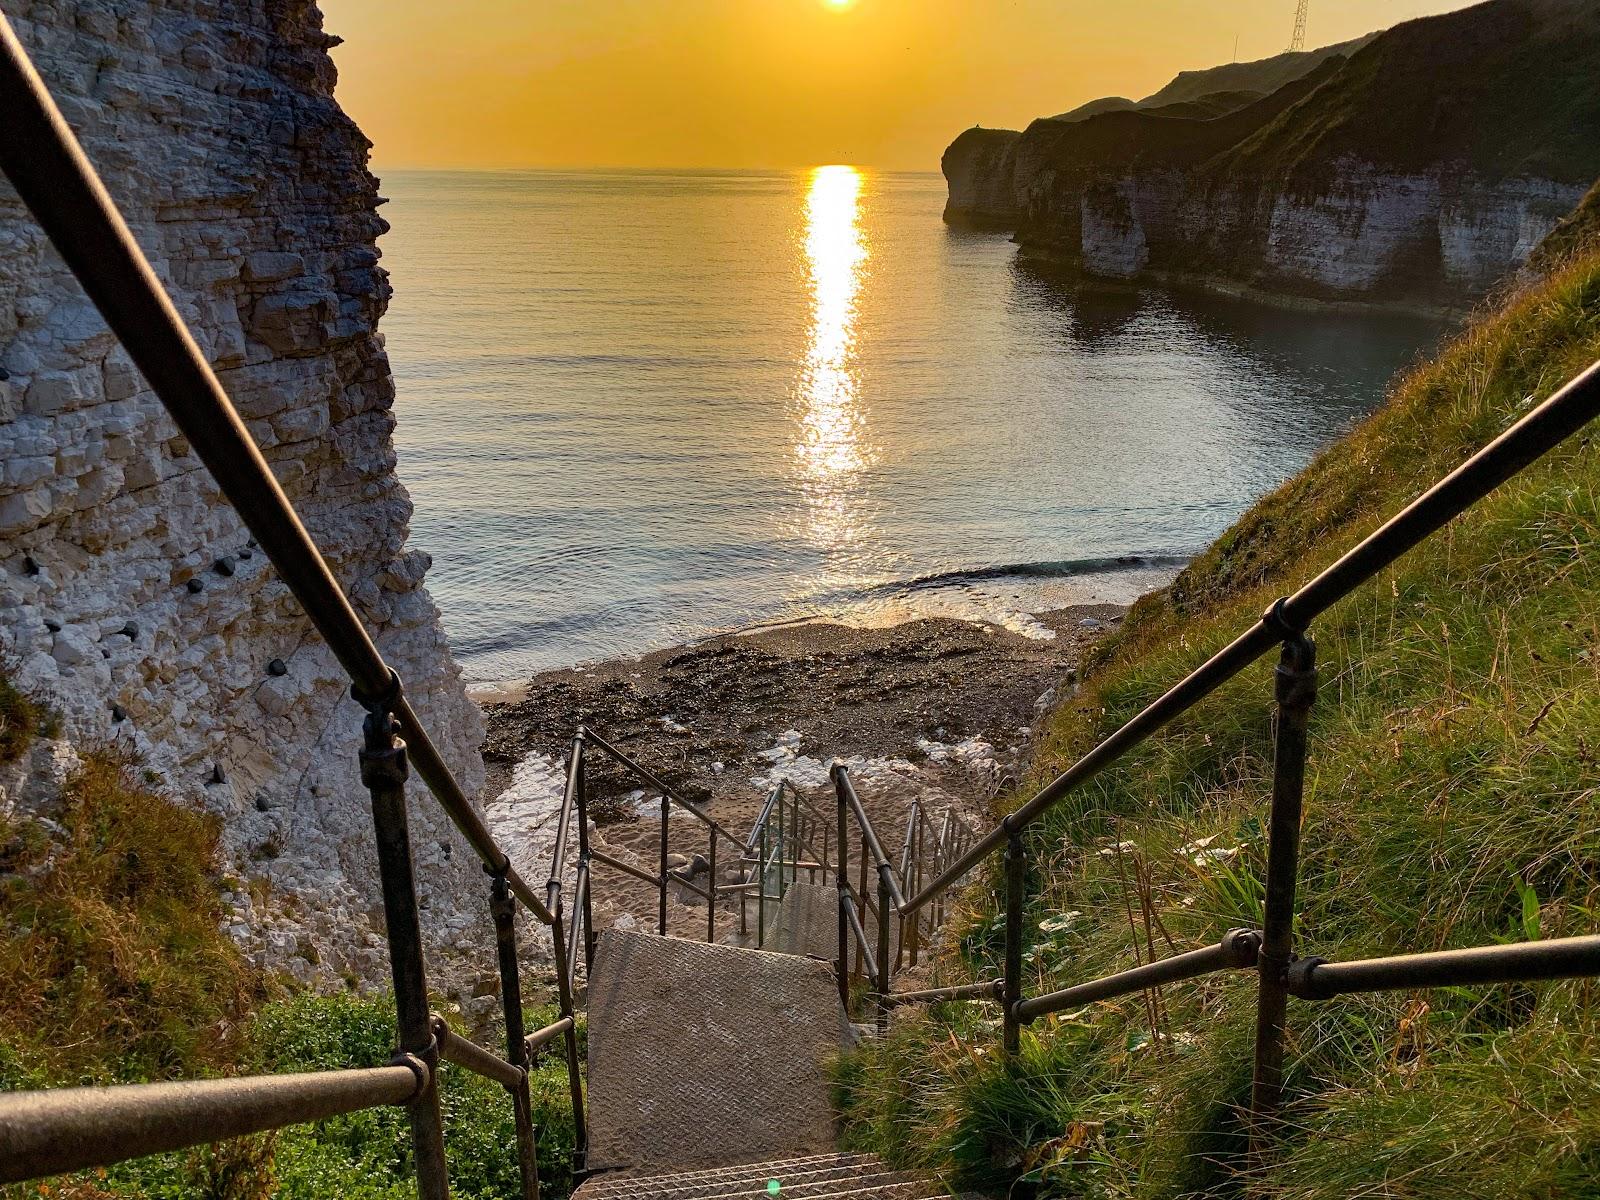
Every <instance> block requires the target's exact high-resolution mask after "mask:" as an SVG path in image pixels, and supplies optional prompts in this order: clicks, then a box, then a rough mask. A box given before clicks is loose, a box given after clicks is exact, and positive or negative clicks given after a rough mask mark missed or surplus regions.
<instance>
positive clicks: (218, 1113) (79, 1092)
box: [0, 1058, 430, 1184]
mask: <svg viewBox="0 0 1600 1200" xmlns="http://www.w3.org/2000/svg"><path fill="white" fill-rule="evenodd" d="M429 1080H430V1072H429V1070H428V1067H427V1065H426V1064H425V1063H423V1062H422V1060H421V1059H418V1058H407V1059H406V1060H405V1061H403V1062H396V1063H394V1064H391V1065H390V1066H386V1067H370V1068H365V1069H359V1070H348V1071H318V1072H312V1073H303V1074H295V1075H255V1076H250V1077H247V1078H242V1079H200V1080H190V1081H186V1082H181V1083H134V1084H121V1085H118V1086H115V1087H83V1088H55V1089H52V1090H50V1091H39V1092H13V1093H11V1094H9V1095H6V1096H3V1097H0V1184H5V1183H19V1182H22V1181H24V1180H28V1179H36V1178H38V1177H40V1176H43V1175H60V1174H63V1173H65V1172H67V1171H83V1170H88V1169H90V1168H93V1167H107V1166H111V1165H112V1164H113V1163H119V1162H122V1161H123V1160H124V1159H129V1158H136V1157H139V1156H141V1155H146V1154H159V1153H162V1152H163V1151H167V1150H182V1149H184V1148H185V1147H188V1146H200V1145H205V1144H206V1143H208V1142H219V1141H222V1140H224V1139H226V1138H236V1137H244V1136H246V1135H248V1134H252V1133H261V1132H263V1131H265V1130H268V1129H278V1128H281V1127H282V1126H284V1125H294V1124H300V1123H302V1122H307V1121H321V1120H325V1119H326V1118H328V1117H334V1116H338V1115H339V1114H341V1113H350V1112H358V1111H360V1110H361V1109H366V1108H380V1107H388V1106H395V1105H405V1104H409V1103H411V1102H412V1101H413V1100H415V1099H416V1098H417V1096H419V1095H420V1094H421V1093H423V1092H424V1091H426V1090H427V1089H428V1087H429Z"/></svg>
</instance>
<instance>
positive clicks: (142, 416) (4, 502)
mask: <svg viewBox="0 0 1600 1200" xmlns="http://www.w3.org/2000/svg"><path fill="white" fill-rule="evenodd" d="M7 13H8V15H9V16H10V18H11V20H12V22H13V24H14V26H15V28H16V30H17V32H18V35H19V36H20V37H21V38H22V40H23V42H24V44H25V45H26V46H27V48H28V49H29V51H30V52H31V53H32V54H33V55H34V56H35V61H36V62H37V64H38V66H39V68H40V71H41V74H42V75H43V76H44V78H45V79H46V81H47V82H48V83H49V85H50V86H51V88H52V90H53V91H54V93H55V95H56V97H57V100H58V102H59V103H60V105H61V107H62V109H63V111H64V113H65V114H66V116H67V118H68V120H69V122H70V123H71V124H72V125H73V126H74V128H75V130H76V131H77V132H78V134H79V136H80V137H81V138H82V140H83V142H84V145H85V148H86V150H87V151H88V153H89V155H90V157H91V158H92V159H93V161H94V162H95V164H96V166H97V167H98V168H99V170H100V171H101V173H102V175H103V177H104V178H105V180H106V183H107V185H108V187H109V189H110V191H111V193H112V194H113V196H114V197H115V199H116V200H117V201H118V203H119V204H120V205H121V207H122V209H123V212H124V213H125V215H126V216H127V217H128V219H129V222H130V225H131V226H132V228H133V230H134V232H135V234H136V236H137V237H138V238H139V241H140V243H141V245H142V246H143V247H144V249H145V250H146V252H147V253H148V254H149V256H150V257H151V259H152V260H153V262H154V264H155V267H156V270H157V272H158V273H159V274H160V276H161V277H162V279H163V281H164V282H165V283H166V284H167V286H168V288H169V290H170V292H171V294H172V295H173V297H174V299H175V301H176V302H177V304H178V307H179V309H180V311H181V312H182V313H183V314H184V316H185V318H186V319H187V320H188V322H189V324H190V327H191V328H192V329H193V330H194V331H195V333H196V335H197V336H198V338H199V340H200V342H201V345H202V346H203V347H204V349H205V350H206V352H207V353H208V355H209V356H210V358H211V361H212V363H213V365H214V366H215V367H216V369H217V371H218V374H219V376H220V378H221V379H222V381H223V383H224V385H225V386H226V388H227V389H228V391H229V393H230V394H231V395H232V397H233V399H234V401H235V403H236V404H237V405H238V407H239V409H240V411H241V412H242V414H243V415H244V417H245V418H246V420H247V422H248V424H249V427H250V429H251V431H252V433H253V434H254V435H255V437H256V439H257V441H258V442H259V444H260V445H261V447H262V449H263V451H264V452H265V454H266V456H267V459H268V461H269V462H270V463H271V464H272V467H273V469H274V471H275V473H276V474H277V476H278V478H279V480H280V481H281V482H282V483H283V485H284V487H285V488H286V490H287V491H288V493H289V495H290V497H291V499H292V500H293V501H294V503H295V505H296V506H297V508H298V509H299V511H300V513H301V514H302V516H303V517H304V518H305V520H306V523H307V525H308V526H309V527H310V529H311V531H312V534H313V536H314V537H315V538H316V539H317V541H318V543H319V544H320V545H321V546H322V548H323V550H324V552H325V553H326V554H327V555H328V556H329V558H330V560H331V562H332V564H333V567H334V570H335V573H336V574H337V575H338V577H339V579H340V581H341V582H342V583H343V584H344V586H345V588H346V589H347V590H348V591H349V592H350V594H351V595H352V597H353V598H354V600H355V603H356V605H357V608H358V610H359V611H360V613H361V615H362V616H363V617H364V619H365V620H366V621H367V622H368V624H369V627H370V628H372V629H373V630H374V631H375V633H376V635H377V638H378V642H379V645H380V647H381V649H382V651H383V653H384V654H385V655H386V656H387V657H388V659H389V661H390V662H391V663H392V664H394V666H395V667H396V669H397V670H398V671H399V672H400V674H401V676H402V677H403V678H404V680H405V684H406V689H407V693H408V695H409V696H410V697H411V699H412V701H413V703H414V704H415V705H416V706H417V708H418V710H419V711H420V712H421V714H422V716H423V719H424V722H425V723H426V724H427V725H428V726H429V728H430V729H431V730H433V731H434V734H435V737H436V739H437V740H438V742H439V744H440V747H441V750H442V751H443V752H444V754H445V757H446V759H447V760H448V761H449V763H450V764H451V766H452V767H453V768H454V769H455V770H456V771H457V772H458V774H459V776H460V778H461V779H462V780H463V782H464V783H465V785H466V786H467V787H468V789H469V790H476V789H477V788H479V787H480V786H481V783H482V778H483V768H482V761H481V759H480V757H479V755H478V752H477V747H478V745H479V743H480V742H481V740H482V724H481V720H480V717H479V714H478V711H477V709H476V707H475V706H474V705H473V704H472V703H471V702H470V701H469V700H468V699H467V698H466V696H465V694H464V692H463V689H462V686H461V682H460V679H459V676H458V672H457V670H456V667H455V665H454V663H453V662H452V660H451V658H450V653H449V648H448V646H447V644H446V642H445V639H444V635H443V632H442V630H441V627H440V624H439V619H438V613H437V611H436V609H435V608H434V605H433V603H432V602H431V600H430V599H429V597H428V594H427V592H426V591H425V590H424V589H423V586H422V583H423V577H424V574H425V572H426V571H427V569H428V566H429V561H428V558H427V556H426V555H425V554H423V553H420V552H417V551H413V550H408V549H407V547H406V534H407V524H408V521H409V517H410V513H411V504H410V501H409V499H408V498H407V495H406V492H405V489H404V488H403V487H402V486H401V484H400V482H399V480H398V479H397V477H396V475H395V452H394V447H393V443H392V441H391V437H390V435H391V432H392V429H393V426H394V417H393V415H392V412H391V406H392V403H393V400H394V384H393V381H392V379H391V377H390V372H389V366H388V361H387V359H386V357H385V354H384V348H383V340H382V336H381V335H380V333H379V332H378V328H377V323H378V319H379V317H380V316H381V314H382V313H383V311H384V307H385V305H386V303H387V299H388V296H389V288H388V284H387V281H386V276H385V273H384V272H383V271H382V269H381V268H380V267H379V265H378V261H379V254H378V250H377V246H376V240H377V238H378V236H379V234H381V233H382V232H383V230H384V229H385V228H386V226H385V225H384V223H383V221H382V220H381V219H380V218H379V217H378V216H377V212H376V209H377V206H378V205H379V204H380V203H381V201H380V199H379V197H378V193H377V182H376V180H375V179H374V178H373V177H372V175H371V174H369V172H368V171H367V169H366V162H367V152H368V148H369V147H368V143H367V141H366V139H365V138H364V137H363V136H362V135H361V133H360V131H359V130H358V129H357V128H356V127H355V126H354V125H353V124H352V123H351V122H350V120H349V119H348V118H347V117H346V116H345V115H344V114H343V113H342V112H341V111H340V109H339V107H338V106H337V104H336V103H335V102H334V99H333V89H334V81H335V73H334V68H333V64H332V61H331V59H330V58H329V55H328V51H329V49H330V47H331V46H333V45H335V44H336V43H337V39H335V38H331V37H329V36H328V35H326V34H325V33H324V32H323V29H322V18H321V15H320V13H319V12H318V10H317V8H316V6H315V5H314V4H313V3H310V2H309V0H237V2H233V0H230V2H228V3H221V2H219V0H161V2H159V3H158V2H156V0H77V2H72V3H69V2H67V0H17V2H16V3H13V4H10V5H8V6H7ZM0 649H3V652H4V655H5V657H6V660H7V672H8V673H9V674H10V676H11V677H12V679H13V680H14V681H15V682H16V683H17V685H19V686H20V687H22V688H24V689H26V690H27V691H29V692H30V693H32V694H34V695H36V696H38V697H40V698H42V699H44V700H45V701H47V702H48V703H50V704H51V705H53V706H54V707H55V708H57V709H58V710H59V711H60V712H61V713H62V715H63V717H64V732H65V734H66V735H67V737H68V739H70V740H73V741H78V742H91V743H94V744H109V745H110V746H112V747H114V748H122V749H124V750H125V751H126V752H127V754H128V755H130V756H132V757H133V758H134V759H135V760H136V761H137V763H138V764H139V767H140V769H142V770H143V771H144V773H145V777H146V779H147V780H152V781H155V782H157V783H158V784H159V786H161V787H162V788H163V789H165V790H167V791H170V792H171V793H172V794H173V795H174V796H176V797H178V798H181V799H183V800H185V801H187V802H188V803H191V804H193V805H196V806H199V807H203V808H205V809H207V810H209V811H212V812H215V813H218V814H220V815H221V816H222V818H223V821H224V829H225V841H226V846H227V850H228V853H229V855H230V858H231V859H232V861H233V862H234V864H235V873H236V874H237V875H238V876H239V878H240V881H241V883H240V886H239V887H238V889H237V890H236V891H235V892H234V893H233V894H232V895H231V896H230V897H229V899H230V902H231V903H232V906H233V909H234V918H233V921H232V923H231V926H230V929H231V932H233V933H234V935H235V936H236V937H238V938H239V939H240V940H241V941H242V942H243V943H244V944H245V945H247V946H248V947H250V948H252V949H253V950H254V951H256V953H257V954H258V955H259V957H260V960H261V961H262V962H263V963H266V964H268V965H270V966H272V967H274V968H276V969H283V970H287V971H289V972H290V973H292V974H294V975H296V976H298V977H300V978H302V979H306V980H309V979H311V978H313V977H317V976H320V977H323V978H328V977H333V976H337V975H351V974H354V975H359V976H361V977H364V978H368V979H377V978H382V977H383V975H384V974H385V972H386V970H387V967H386V959H385V957H384V955H383V953H382V951H381V946H382V942H381V939H380V937H379V934H378V930H379V928H381V926H380V925H379V924H378V921H377V916H378V913H379V902H378V893H377V888H376V880H375V863H374V860H373V856H372V829H371V826H372V821H371V815H370V810H369V809H368V807H367V805H366V801H365V793H364V792H363V791H362V789H361V785H360V780H359V775H358V770H357V759H356V752H357V748H358V744H359V725H360V720H359V710H358V709H357V708H356V706H355V705H354V704H353V703H351V702H350V701H349V700H348V697H347V691H346V687H347V684H346V681H345V680H344V678H343V676H342V674H341V672H340V671H339V669H338V667H337V665H336V664H335V662H334V660H333V658H332V656H331V655H330V654H329V653H328V651H327V650H326V649H325V648H324V647H323V646H322V645H321V643H320V641H319V640H318V638H317V637H316V636H315V635H314V634H313V632H312V631H311V629H310V627H309V624H308V622H307V621H306V620H305V619H304V617H303V616H302V615H301V613H300V612H299V610H298V608H297V606H296V604H295V603H294V601H293V599H292V598H291V597H290V595H289V593H288V590H287V589H286V588H285V587H284V586H283V585H282V583H281V582H279V581H278V580H277V579H276V578H275V577H274V574H273V571H272V569H271V567H270V565H269V564H268V563H267V561H266V559H265V557H264V556H263V555H262V554H261V553H260V552H258V551H257V550H256V549H255V547H254V546H253V545H252V544H251V542H250V540H249V537H248V535H247V534H246V532H245V531H244V530H243V528H242V527H241V524H240V522H239V519H238V517H237V516H236V515H235V513H234V512H233V510H232V508H231V507H229V506H228V505H227V504H226V503H225V502H223V501H222V500H221V499H220V497H219V495H218V491H217V488H216V486H215V484H214V483H213V482H212V480H211V478H210V476H209V474H208V473H207V472H206V471H205V470H204V468H202V467H201V465H200V464H199V462H198V461H197V459H196V458H195V457H194V456H193V455H192V454H191V453H190V451H189V447H188V446H187V444H186V443H185V441H184V439H183V438H182V437H181V436H179V435H178V433H177V431H176V429H175V428H174V426H173V424H172V422H171V421H170V419H169V418H168V417H167V416H166V414H165V412H164V411H163V409H162V407H161V405H160V404H159V402H158V401H157V400H156V398H155V396H154V395H153V394H152V393H151V392H150V391H149V389H148V388H147V386H146V385H145V383H144V380H143V379H142V378H141V377H140V376H139V374H138V373H137V372H136V371H135V370H134V369H133V367H132V366H131V364H130V362H129V360H128V358H127V356H126V354H125V353H124V352H123V351H122V350H121V349H120V348H119V347H118V346H117V345H116V344H115V342H114V340H113V338H112V337H111V335H110V333H109V332H108V331H107V329H106V328H105V325H104V323H103V322H102V321H101V319H100V317H99V316H98V314H97V313H96V312H95V310H94V309H93V308H92V307H91V306H90V305H89V303H88V301H87V300H86V299H85V297H84V296H83V294H82V292H81V290H80V289H79V288H78V286H77V284H76V283H75V281H74V280H73V279H72V278H71V276H70V275H69V274H68V273H67V271H66V270H65V268H64V267H63V265H62V263H61V261H60V260H59V258H58V257H57V256H56V255H55V254H54V252H53V251H52V250H51V249H50V248H49V247H48V246H47V245H46V244H45V241H44V239H43V236H42V234H41V233H40V232H39V230H38V229H37V227H36V226H35V225H34V223H33V222H32V220H31V219H30V218H29V217H28V216H27V214H26V212H25V211H24V210H23V209H22V207H21V205H20V203H19V202H18V201H17V199H16V197H15V196H14V194H13V193H12V192H11V191H10V189H9V188H7V187H4V186H3V185H0ZM66 760H70V754H69V753H67V752H66V751H64V750H63V747H62V744H61V743H59V742H58V743H55V744H54V745H52V744H50V743H41V744H40V746H39V747H38V748H36V749H35V751H34V752H33V754H32V756H31V757H30V758H29V759H28V760H26V761H24V762H23V763H21V764H18V765H17V766H16V767H15V768H14V769H13V770H12V771H11V772H10V774H9V776H8V778H7V779H5V780H3V781H0V801H3V802H4V803H6V804H8V805H18V804H20V805H24V806H27V805H36V806H37V805H42V806H44V807H45V808H46V809H47V807H48V804H49V795H50V792H51V781H52V779H54V778H59V775H60V773H61V771H62V770H63V769H64V767H65V766H66V765H69V763H68V762H67V761H66ZM412 808H413V814H412V820H413V826H412V832H413V839H414V844H415V853H416V857H417V859H418V862H419V866H420V867H421V870H420V871H419V879H420V884H421V889H422V893H423V902H424V904H425V906H426V908H427V912H426V913H425V914H424V919H425V922H426V925H427V929H428V933H429V935H430V936H431V937H433V938H435V939H437V940H438V941H439V942H441V943H446V944H448V943H451V942H454V941H456V940H457V939H458V938H459V937H461V936H462V934H463V931H464V930H466V929H468V928H477V927H478V926H480V925H481V924H482V922H481V916H482V911H481V895H480V893H481V892H482V889H483V877H482V873H481V871H480V869H479V868H478V866H477V864H476V861H475V860H474V859H472V857H471V855H470V853H469V852H468V851H467V850H466V849H465V847H464V845H463V844H461V843H459V842H458V840H457V838H456V835H455V834H454V831H453V830H452V829H450V828H449V826H448V822H447V821H446V820H445V819H444V818H443V817H442V816H441V815H440V813H439V811H438V809H437V807H436V806H435V805H433V804H432V803H431V801H428V800H426V799H424V798H422V797H420V796H418V795H416V794H415V789H414V798H413V805H412Z"/></svg>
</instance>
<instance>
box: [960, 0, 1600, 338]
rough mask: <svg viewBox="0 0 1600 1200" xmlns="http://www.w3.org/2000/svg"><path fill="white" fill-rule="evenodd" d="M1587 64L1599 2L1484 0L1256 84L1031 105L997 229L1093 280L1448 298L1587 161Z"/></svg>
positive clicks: (1570, 189) (1468, 299)
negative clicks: (1057, 113)
mask: <svg viewBox="0 0 1600 1200" xmlns="http://www.w3.org/2000/svg"><path fill="white" fill-rule="evenodd" d="M1220 70H1226V69H1225V68H1224V69H1220ZM1597 78H1600V10H1596V9H1594V8H1593V6H1591V5H1589V4H1587V3H1584V2H1583V0H1492V2H1491V3H1487V4H1482V5H1479V6H1477V7H1475V8H1471V9H1466V10H1463V11H1460V12H1456V13H1450V14H1446V15H1444V16H1440V17H1433V18H1428V19H1425V20H1420V21H1413V22H1409V23H1407V24H1405V25H1401V26H1397V27H1396V28H1394V29H1392V30H1389V31H1388V32H1386V33H1384V34H1381V35H1379V36H1377V37H1375V38H1373V39H1372V40H1371V41H1369V42H1366V43H1364V44H1360V45H1357V46H1355V47H1353V48H1350V53H1349V56H1348V57H1345V56H1342V55H1334V56H1331V57H1326V58H1324V59H1323V61H1322V62H1321V63H1320V65H1318V66H1316V68H1315V69H1314V70H1313V71H1312V72H1311V73H1310V74H1307V75H1303V76H1301V77H1300V78H1297V79H1295V80H1294V81H1292V82H1290V83H1287V84H1285V85H1284V86H1282V87H1280V88H1278V89H1277V90H1276V91H1273V92H1272V93H1271V94H1270V95H1267V96H1265V97H1260V98H1255V99H1250V96H1249V93H1248V92H1230V93H1225V94H1220V95H1217V96H1212V97H1200V98H1195V97H1193V96H1192V95H1191V94H1190V93H1191V92H1192V91H1193V81H1190V83H1189V84H1188V85H1186V86H1185V87H1184V88H1182V89H1177V88H1176V83H1177V82H1181V80H1180V81H1175V85H1174V86H1173V87H1169V88H1168V89H1163V92H1161V93H1157V96H1156V97H1152V98H1151V99H1152V100H1155V99H1157V98H1160V97H1162V96H1163V95H1165V96H1166V98H1167V100H1168V101H1169V102H1168V103H1165V104H1163V105H1160V106H1157V107H1153V108H1147V107H1141V108H1139V109H1137V110H1134V111H1113V112H1107V113H1101V114H1099V115H1095V116H1091V117H1089V118H1086V119H1082V120H1076V121H1062V120H1057V119H1047V120H1042V121H1036V122H1034V124H1033V125H1031V126H1030V127H1029V128H1028V130H1027V131H1026V132H1024V133H1023V134H1022V135H1021V136H1020V137H1019V138H1018V139H1017V142H1016V144H1015V146H1014V148H1013V151H1012V155H1011V167H1012V172H1013V174H1012V178H1011V181H1010V190H1011V193H1012V197H1013V208H1014V210H1015V213H1016V217H1015V221H1014V228H1016V230H1017V236H1018V241H1020V242H1021V243H1022V247H1023V254H1024V255H1025V256H1026V257H1029V258H1031V259H1033V260H1035V261H1040V262H1048V263H1050V264H1052V265H1055V266H1058V267H1064V268H1067V269H1069V270H1072V271H1075V272H1079V273H1081V274H1083V275H1086V276H1091V277H1096V278H1110V279H1118V280H1134V279H1149V280H1168V281H1177V282H1186V283H1194V284H1199V285H1202V286H1207V287H1212V288H1218V289H1221V290H1227V291H1237V292H1251V293H1258V294H1265V295H1270V296H1274V297H1282V298H1290V299H1297V300H1304V301H1310V302H1337V303H1356V304H1362V305H1395V306H1402V307H1408V308H1420V309H1428V310H1434V311H1458V310H1461V309H1465V308H1467V307H1469V306H1470V305H1472V304H1473V303H1475V302H1476V301H1477V300H1478V299H1479V298H1480V297H1482V296H1483V294H1484V293H1485V292H1486V291H1488V290H1489V289H1490V288H1491V287H1493V286H1494V285H1495V284H1496V283H1497V282H1498V281H1500V280H1501V279H1503V278H1505V277H1506V276H1507V275H1508V274H1510V273H1512V272H1513V271H1515V270H1516V269H1517V268H1518V267H1519V266H1520V265H1521V264H1522V263H1523V262H1524V261H1526V259H1527V258H1528V256H1529V255H1530V254H1531V253H1532V252H1533V250H1534V248H1535V247H1536V246H1538V245H1539V243H1540V241H1541V240H1542V239H1543V238H1544V237H1545V235H1546V234H1548V233H1549V232H1550V231H1551V229H1552V228H1553V227H1554V226H1555V225H1556V223H1557V222H1558V221H1559V220H1560V219H1561V218H1562V216H1563V215H1564V214H1566V213H1567V212H1569V211H1570V210H1571V209H1572V207H1573V205H1574V204H1576V203H1577V202H1578V200H1579V199H1580V198H1581V197H1582V196H1583V194H1584V192H1585V191H1586V190H1587V188H1588V186H1589V184H1590V183H1592V181H1593V180H1594V178H1595V176H1596V175H1600V141H1597V140H1596V139H1595V138H1594V136H1593V133H1594V131H1595V130H1596V129H1600V86H1597V85H1596V83H1595V80H1596V79H1597ZM1217 82H1227V80H1225V79H1223V78H1222V77H1220V76H1219V77H1218V80H1217ZM1233 82H1238V81H1237V80H1234V81H1233ZM1240 100H1243V101H1245V102H1244V103H1242V104H1241V103H1239V101H1240ZM962 182H963V193H964V194H968V195H976V194H980V193H983V192H985V191H987V192H989V193H992V192H994V191H995V190H996V185H995V183H994V181H992V180H987V179H968V180H963V181H962ZM952 196H954V190H952Z"/></svg>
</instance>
